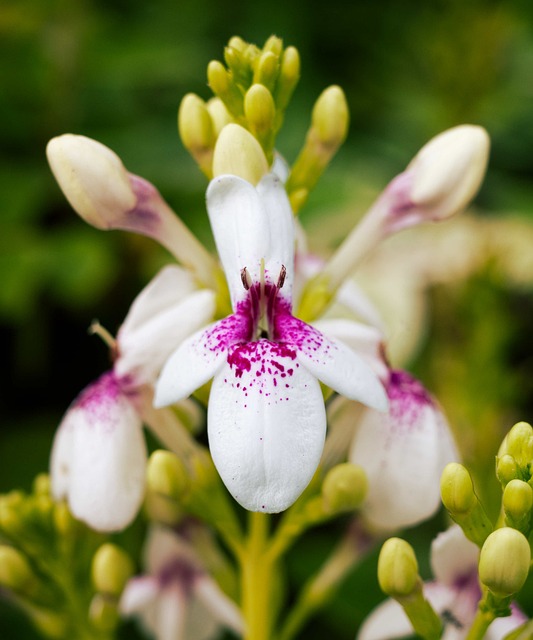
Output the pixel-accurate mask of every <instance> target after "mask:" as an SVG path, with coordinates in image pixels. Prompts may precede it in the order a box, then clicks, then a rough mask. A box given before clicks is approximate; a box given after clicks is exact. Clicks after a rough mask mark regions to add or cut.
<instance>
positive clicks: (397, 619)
mask: <svg viewBox="0 0 533 640" xmlns="http://www.w3.org/2000/svg"><path fill="white" fill-rule="evenodd" d="M478 558H479V549H478V547H477V546H476V545H475V544H474V543H473V542H470V540H468V539H467V538H465V536H464V534H463V532H462V530H461V528H460V527H459V526H458V525H454V526H453V527H451V528H450V529H448V530H447V531H445V532H444V533H441V534H439V535H438V536H437V537H436V538H435V540H434V541H433V543H432V545H431V568H432V571H433V575H434V578H435V580H434V581H432V582H426V583H424V596H425V597H426V598H427V600H428V601H429V602H430V604H431V605H432V606H433V608H434V609H435V611H436V612H437V613H438V614H439V615H440V617H441V619H442V623H443V625H444V635H443V636H442V638H443V640H463V639H464V638H466V635H467V633H468V630H469V628H470V625H471V624H472V622H473V620H474V616H475V615H476V611H477V605H478V602H479V599H480V598H481V590H480V588H479V580H478V573H477V567H478ZM525 620H526V617H525V616H524V615H523V614H522V613H521V612H520V611H519V610H518V609H517V608H516V607H514V606H512V615H511V616H509V617H507V618H498V619H496V620H495V621H494V622H493V623H492V624H491V625H490V627H489V629H488V631H487V633H486V634H485V636H484V637H485V639H486V640H502V638H504V637H505V636H506V634H508V633H510V632H511V631H512V630H513V629H516V628H517V627H519V626H520V625H521V624H522V623H523V622H525ZM412 634H413V628H412V626H411V623H410V622H409V619H408V618H407V616H406V614H405V613H404V610H403V608H402V607H401V606H400V605H399V604H398V603H397V602H396V601H395V600H387V601H385V602H384V603H383V604H381V605H379V606H378V607H377V608H376V609H375V610H374V611H373V612H372V613H371V614H370V616H369V617H368V618H367V619H366V620H365V622H364V623H363V626H362V627H361V630H360V631H359V635H358V636H357V638H358V640H394V638H404V637H408V636H410V635H412Z"/></svg>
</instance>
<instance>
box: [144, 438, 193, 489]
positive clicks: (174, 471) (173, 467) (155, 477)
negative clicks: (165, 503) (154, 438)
mask: <svg viewBox="0 0 533 640" xmlns="http://www.w3.org/2000/svg"><path fill="white" fill-rule="evenodd" d="M146 482H147V486H148V490H149V491H153V492H155V493H159V494H161V495H163V496H166V497H167V498H171V499H173V500H177V499H179V498H180V497H181V496H182V495H183V493H184V492H185V491H186V490H187V487H188V486H189V478H188V475H187V470H186V469H185V467H184V465H183V462H182V461H181V460H180V459H179V458H178V456H177V455H176V454H175V453H172V452H171V451H166V450H164V449H158V450H157V451H154V452H153V453H152V455H151V456H150V459H149V460H148V466H147V470H146Z"/></svg>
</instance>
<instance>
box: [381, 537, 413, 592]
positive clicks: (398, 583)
mask: <svg viewBox="0 0 533 640" xmlns="http://www.w3.org/2000/svg"><path fill="white" fill-rule="evenodd" d="M378 581H379V586H380V587H381V590H382V591H383V592H384V593H386V594H387V595H388V596H391V597H392V598H404V597H406V596H409V595H411V594H412V593H414V592H416V591H418V590H419V589H420V577H419V575H418V562H417V561H416V556H415V552H414V551H413V548H412V547H411V545H410V544H409V543H408V542H406V541H405V540H402V539H401V538H389V539H388V540H387V541H386V542H385V544H384V545H383V546H382V547H381V552H380V554H379V560H378Z"/></svg>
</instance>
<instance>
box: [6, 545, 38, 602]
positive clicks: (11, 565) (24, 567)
mask: <svg viewBox="0 0 533 640" xmlns="http://www.w3.org/2000/svg"><path fill="white" fill-rule="evenodd" d="M33 578H34V575H33V571H32V569H31V567H30V565H29V563H28V561H27V559H26V558H25V556H23V555H22V553H20V551H17V549H15V548H14V547H9V546H7V545H0V585H1V586H3V587H7V588H8V589H11V590H12V591H15V592H17V593H21V592H24V591H26V589H27V588H28V586H29V585H30V584H31V582H32V581H33Z"/></svg>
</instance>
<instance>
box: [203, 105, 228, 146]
mask: <svg viewBox="0 0 533 640" xmlns="http://www.w3.org/2000/svg"><path fill="white" fill-rule="evenodd" d="M206 107H207V110H208V111H209V115H210V116H211V121H212V123H213V130H214V133H215V137H217V138H218V136H219V134H220V132H221V131H222V129H223V128H224V127H225V126H226V125H227V124H229V123H230V122H233V118H232V117H231V114H230V112H229V111H228V110H227V109H226V105H225V104H224V103H223V102H222V100H221V99H220V98H216V97H215V98H211V99H210V100H208V101H207V104H206Z"/></svg>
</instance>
